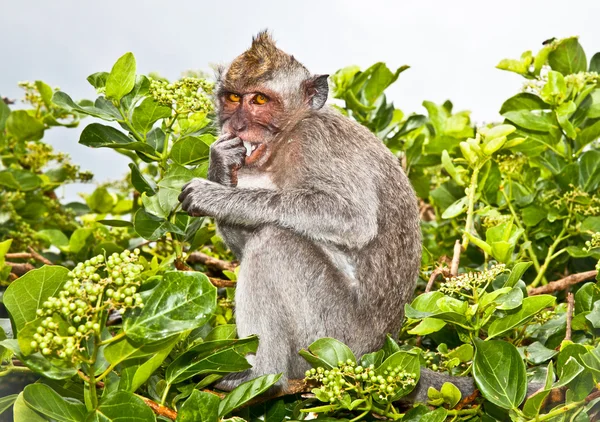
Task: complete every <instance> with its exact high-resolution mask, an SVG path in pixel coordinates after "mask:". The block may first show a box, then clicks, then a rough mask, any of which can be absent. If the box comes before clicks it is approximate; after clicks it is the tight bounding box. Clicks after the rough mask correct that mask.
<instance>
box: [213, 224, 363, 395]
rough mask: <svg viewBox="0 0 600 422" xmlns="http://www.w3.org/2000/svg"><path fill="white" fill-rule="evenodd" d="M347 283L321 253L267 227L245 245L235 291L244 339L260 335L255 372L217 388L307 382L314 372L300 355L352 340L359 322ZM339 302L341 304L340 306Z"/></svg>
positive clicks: (233, 377)
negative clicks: (274, 377)
mask: <svg viewBox="0 0 600 422" xmlns="http://www.w3.org/2000/svg"><path fill="white" fill-rule="evenodd" d="M347 287H348V283H347V281H346V280H344V277H343V275H340V273H339V272H337V271H336V270H335V268H334V267H332V266H331V263H330V262H329V261H328V260H327V258H325V257H324V255H323V253H322V250H321V249H320V248H319V247H318V246H316V245H315V244H314V243H313V242H311V241H309V240H307V239H306V238H303V237H301V236H298V235H297V234H295V233H293V232H292V231H289V230H285V229H280V228H278V227H276V226H266V227H262V228H261V229H260V230H259V231H257V233H256V234H255V235H254V236H252V237H251V238H250V239H249V240H248V243H247V244H246V249H245V251H244V259H243V260H242V263H241V267H240V272H239V275H238V285H237V289H236V323H237V329H238V335H239V336H240V337H245V336H249V335H252V334H257V335H258V336H259V346H258V351H257V353H256V356H254V357H253V360H252V361H251V363H252V365H253V368H252V369H251V370H249V371H247V372H246V373H243V374H234V375H231V376H230V377H228V379H227V380H225V383H220V384H219V385H218V387H220V388H221V387H223V388H225V387H226V388H233V387H235V386H236V385H238V384H239V383H242V382H245V381H247V380H249V379H251V378H255V377H257V376H260V375H265V374H277V373H280V372H283V373H284V377H283V378H282V380H281V381H280V382H279V383H278V387H279V388H283V389H285V388H286V385H287V378H302V377H303V376H304V372H305V371H306V369H308V368H309V365H308V363H307V362H306V361H305V360H304V359H303V358H302V357H301V356H299V355H298V352H299V350H300V349H302V348H306V347H308V346H309V345H310V344H311V343H312V342H313V341H315V340H317V339H318V338H321V337H325V336H332V337H337V338H339V339H340V340H341V341H347V340H349V338H347V337H348V336H349V335H352V332H353V330H352V329H349V327H352V326H353V324H355V323H356V320H355V319H354V318H353V315H354V312H353V310H352V306H348V304H349V303H352V300H353V299H350V302H348V301H346V300H345V299H347V298H346V297H344V296H345V294H346V293H344V290H345V289H346V288H347ZM338 299H339V301H338Z"/></svg>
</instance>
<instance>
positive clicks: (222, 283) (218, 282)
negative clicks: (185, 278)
mask: <svg viewBox="0 0 600 422" xmlns="http://www.w3.org/2000/svg"><path fill="white" fill-rule="evenodd" d="M175 268H177V269H178V270H179V271H194V269H193V268H192V267H190V266H188V265H187V264H186V263H185V262H182V261H181V260H179V259H176V260H175ZM208 279H209V280H210V282H211V283H212V284H213V286H215V287H218V288H222V287H235V286H237V283H236V282H235V281H231V280H223V279H222V278H215V277H208Z"/></svg>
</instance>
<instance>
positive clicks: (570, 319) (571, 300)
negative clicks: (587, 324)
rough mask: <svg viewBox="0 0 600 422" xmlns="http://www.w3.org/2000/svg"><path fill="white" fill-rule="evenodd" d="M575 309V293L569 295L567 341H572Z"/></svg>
mask: <svg viewBox="0 0 600 422" xmlns="http://www.w3.org/2000/svg"><path fill="white" fill-rule="evenodd" d="M574 307H575V298H574V296H573V293H571V292H569V293H567V332H566V333H565V340H571V325H572V323H573V308H574Z"/></svg>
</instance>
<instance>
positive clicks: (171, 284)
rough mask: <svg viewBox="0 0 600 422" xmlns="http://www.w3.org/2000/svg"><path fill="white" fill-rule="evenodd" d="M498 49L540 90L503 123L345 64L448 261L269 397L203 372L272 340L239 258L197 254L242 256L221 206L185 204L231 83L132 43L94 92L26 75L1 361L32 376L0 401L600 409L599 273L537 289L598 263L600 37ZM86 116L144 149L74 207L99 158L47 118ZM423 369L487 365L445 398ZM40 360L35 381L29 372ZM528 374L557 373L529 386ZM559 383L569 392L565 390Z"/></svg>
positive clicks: (362, 112)
mask: <svg viewBox="0 0 600 422" xmlns="http://www.w3.org/2000/svg"><path fill="white" fill-rule="evenodd" d="M498 67H499V68H500V69H503V70H508V71H511V72H515V73H518V74H520V75H521V76H523V77H524V78H525V83H524V87H523V91H522V92H520V93H517V94H516V95H513V96H511V97H510V98H508V99H507V100H506V101H505V102H504V103H503V104H502V105H501V108H500V115H501V116H502V119H503V120H502V121H500V122H497V123H493V124H487V125H484V126H478V127H476V126H474V125H473V123H472V122H471V120H470V115H469V112H467V111H461V112H454V111H453V107H452V103H450V102H449V101H447V102H445V103H444V104H442V105H438V104H435V103H432V102H429V101H425V102H424V103H423V107H424V108H425V111H426V113H425V114H411V115H405V113H403V112H402V111H401V110H399V109H397V108H395V106H394V104H392V103H391V102H389V101H388V100H387V98H386V95H385V90H386V89H387V88H388V87H389V86H390V85H391V84H393V83H394V82H396V81H397V79H398V78H399V76H400V74H401V73H402V72H403V71H405V70H406V69H407V68H408V67H407V66H402V67H400V68H399V69H397V70H396V71H392V70H390V69H388V67H387V66H386V65H385V64H384V63H377V64H375V65H373V66H371V67H370V68H368V69H367V70H365V71H361V70H360V69H359V68H358V67H356V66H352V67H348V68H345V69H342V70H340V71H338V72H337V73H336V74H334V75H333V76H332V77H331V81H332V82H333V96H334V97H335V98H337V99H338V100H340V102H339V103H338V104H339V105H338V106H336V107H337V108H338V109H339V110H340V111H341V112H342V113H344V114H346V115H348V116H349V117H351V118H353V119H355V120H356V121H358V122H359V123H361V124H363V125H365V126H366V127H367V128H369V129H370V130H371V131H372V132H373V133H375V134H376V135H377V136H378V137H379V138H380V139H381V140H382V142H383V143H384V144H385V145H386V146H387V147H388V148H389V149H390V150H391V151H392V152H393V153H394V154H396V155H397V156H398V159H399V160H400V161H401V162H402V164H403V166H404V167H405V169H406V172H407V174H408V176H409V178H410V180H411V181H412V183H413V185H414V187H415V190H416V192H417V194H418V196H419V199H420V204H421V213H422V216H423V221H422V231H423V238H424V256H423V266H422V274H421V278H422V280H423V281H424V280H427V279H428V278H429V277H430V276H433V278H432V281H435V277H436V276H437V275H439V274H442V275H443V280H442V281H441V282H440V283H438V284H437V285H436V284H435V283H434V284H430V286H429V287H428V288H427V289H426V291H423V285H424V283H420V284H419V291H418V292H417V293H416V294H415V297H414V299H413V301H412V302H411V303H410V304H407V305H406V307H405V314H406V322H405V324H404V326H403V328H402V330H401V332H400V333H391V334H393V337H392V336H390V337H388V338H387V340H386V343H385V344H384V345H383V347H382V349H381V350H378V351H373V352H372V353H368V354H366V355H364V356H359V357H356V356H354V354H353V353H352V351H351V350H350V349H349V348H348V347H347V346H346V345H344V344H343V343H341V342H340V341H338V340H335V339H331V338H323V339H319V340H317V341H315V342H314V343H313V344H311V345H307V349H306V350H301V351H299V353H300V355H301V356H303V358H304V359H305V360H306V361H307V362H308V364H310V366H311V367H312V369H310V370H309V371H307V373H306V381H307V382H308V383H309V385H310V386H311V389H312V395H311V396H309V397H302V396H300V395H289V396H286V397H284V398H274V399H270V400H268V399H266V398H258V399H257V397H258V396H259V395H261V394H263V393H264V392H266V391H267V390H269V389H270V388H271V387H272V386H274V385H275V384H276V383H277V382H278V381H279V379H280V375H279V374H271V375H265V376H262V377H259V378H257V379H254V380H251V381H248V382H246V383H244V384H242V385H240V386H239V387H238V388H236V389H235V390H233V391H232V392H230V393H228V394H226V395H225V394H224V395H222V396H218V395H215V394H213V393H211V392H208V391H207V390H205V389H206V388H207V387H209V386H211V385H212V384H213V383H215V382H216V381H218V380H219V379H221V378H222V377H223V376H224V375H226V374H230V373H237V372H242V371H245V370H247V369H249V368H250V367H251V366H250V364H249V363H248V361H247V360H246V358H245V355H247V354H249V353H254V352H256V350H257V347H258V341H259V339H257V338H256V337H248V338H242V339H238V338H236V329H235V325H234V319H233V315H232V298H233V292H234V288H233V287H227V288H220V289H217V288H216V287H215V286H213V283H214V282H215V280H214V278H215V276H218V277H223V276H224V277H226V278H228V279H230V280H233V285H235V280H236V277H237V276H236V272H235V271H232V267H227V269H226V270H223V269H222V268H221V269H215V268H213V267H211V266H210V265H208V264H202V263H195V262H197V261H195V260H192V259H191V257H193V254H194V252H197V251H202V252H203V253H204V254H205V255H209V256H210V257H213V258H218V259H221V260H224V261H231V260H232V259H233V256H232V255H231V253H230V252H229V251H228V250H227V249H226V248H225V247H224V245H223V242H222V241H221V240H220V239H219V238H218V236H217V235H216V234H215V230H214V224H213V222H212V221H210V219H205V218H196V217H189V216H188V215H187V214H185V213H183V212H181V211H180V210H179V204H178V201H177V196H178V195H179V192H180V189H181V187H182V186H183V184H185V183H186V182H188V181H189V180H190V179H191V178H193V177H205V175H206V170H207V164H208V163H207V160H208V152H209V147H210V144H211V143H212V142H213V141H214V140H215V128H214V126H213V125H211V122H212V121H213V119H214V116H213V111H212V103H211V101H210V94H211V92H212V83H211V82H209V81H207V79H206V78H204V77H203V76H202V75H199V74H190V75H188V76H185V77H183V78H181V79H179V80H176V81H168V80H166V79H164V78H161V77H159V76H156V75H153V76H144V75H137V74H136V62H135V58H134V56H133V55H132V54H131V53H127V54H125V55H124V56H122V57H121V58H119V59H118V60H117V62H116V63H115V64H114V66H113V67H112V69H111V71H110V72H98V73H94V74H93V75H90V76H89V77H88V81H89V82H90V84H91V85H92V86H93V87H94V88H95V90H96V93H97V94H98V96H97V98H96V99H95V100H94V101H89V100H81V101H78V102H76V101H74V100H73V99H72V98H71V97H70V96H69V95H68V94H66V93H64V92H62V91H60V90H58V89H56V90H54V89H52V88H50V87H49V86H48V85H46V84H45V83H43V82H41V81H36V82H34V83H22V84H21V85H22V87H23V88H24V89H25V103H26V104H27V106H28V108H27V109H23V110H16V109H11V108H10V107H9V106H8V105H7V104H5V103H4V102H0V148H1V149H2V166H1V168H0V191H1V195H0V216H1V221H2V224H1V225H0V281H1V282H2V283H3V286H4V287H6V289H5V291H4V292H3V294H2V296H0V297H1V301H2V304H3V309H0V311H1V312H5V314H2V315H0V317H3V318H2V319H0V322H1V323H2V324H0V359H1V367H0V376H3V377H7V378H6V379H8V380H9V381H11V382H14V381H15V380H22V382H23V383H24V384H28V385H26V386H24V387H23V388H21V389H19V390H18V391H14V392H15V393H19V394H10V395H9V394H8V393H7V394H6V395H5V397H2V398H0V413H1V412H4V411H7V409H11V408H12V411H13V414H14V417H15V420H17V421H25V420H27V421H30V420H65V421H66V420H68V421H79V420H82V421H83V420H116V419H118V418H121V419H123V418H130V419H131V418H136V419H138V420H156V416H155V412H152V410H151V408H150V407H148V405H147V403H148V401H152V402H155V403H154V408H155V410H156V412H157V413H158V415H159V416H158V417H159V418H160V419H162V420H165V418H168V417H172V418H175V417H176V418H177V420H181V421H184V420H259V418H261V419H262V420H268V421H283V420H303V419H305V418H306V417H307V415H308V414H315V413H316V414H317V415H318V419H319V420H327V419H329V420H359V419H367V420H372V418H375V417H376V418H387V419H392V420H398V419H402V420H410V421H412V420H414V421H418V420H419V421H443V420H446V419H448V420H480V419H483V420H486V421H488V420H515V421H517V420H518V421H525V420H540V421H542V420H559V419H560V420H566V419H569V420H576V421H586V420H592V418H593V417H594V414H595V412H597V409H594V406H595V405H596V403H597V402H598V398H597V396H598V394H597V393H598V390H597V385H598V383H599V382H600V363H599V362H600V344H599V342H598V333H599V331H598V330H599V329H600V290H599V285H598V283H596V282H587V283H585V284H576V285H573V286H571V287H570V289H571V290H572V291H573V293H574V307H573V308H572V309H570V308H569V305H567V303H566V302H567V301H566V300H565V299H566V298H565V295H564V293H563V291H562V289H557V290H556V291H557V293H556V294H536V291H535V290H532V289H533V288H535V287H537V286H544V285H546V284H548V280H554V279H558V278H561V277H562V276H563V275H564V274H573V273H581V272H585V271H591V270H594V269H595V268H597V267H598V264H597V263H598V259H600V190H599V188H600V149H599V141H598V139H599V138H600V80H599V76H598V73H597V72H598V71H600V54H597V55H595V56H594V57H593V58H592V59H591V60H590V61H589V64H588V60H587V57H586V55H585V52H584V50H583V48H582V47H581V45H580V44H579V41H578V39H577V38H567V39H562V40H555V39H553V40H550V41H548V42H546V43H545V44H544V46H543V47H542V49H541V50H540V51H539V52H538V53H537V54H535V55H534V54H533V53H532V52H529V51H528V52H526V53H524V54H523V55H522V56H521V58H520V59H517V60H512V59H511V60H502V61H501V62H500V63H499V65H498ZM83 118H92V119H94V121H93V122H91V123H89V124H88V125H87V126H85V128H84V129H83V131H82V133H81V136H80V139H79V142H80V143H81V144H83V145H86V146H89V147H92V148H111V149H113V150H114V151H115V152H116V153H119V154H122V155H125V156H126V157H128V158H129V159H130V160H131V163H130V164H129V172H128V175H127V177H126V178H125V179H124V180H122V181H119V182H118V183H111V184H105V185H99V186H98V187H97V188H96V189H95V191H94V192H93V193H92V194H90V195H83V200H84V202H74V203H70V204H63V203H61V201H60V200H59V198H58V197H57V195H56V193H55V191H57V189H59V188H60V187H61V186H63V185H64V184H65V183H70V182H73V181H88V180H90V179H91V175H90V174H89V173H87V172H84V171H81V170H80V169H79V168H78V167H77V166H75V165H73V164H72V163H71V162H70V161H69V160H68V157H66V156H65V155H64V154H62V153H56V152H54V151H53V149H52V148H51V147H50V146H49V145H47V144H46V143H44V141H43V135H44V133H45V131H46V130H48V129H50V128H51V127H53V126H65V127H75V126H77V125H78V124H79V123H80V121H81V120H82V119H83ZM457 239H458V240H459V242H460V244H461V247H462V253H461V255H460V271H459V272H458V273H454V274H451V273H450V270H449V269H448V268H447V264H448V263H447V262H446V259H445V258H444V257H447V256H453V254H454V243H455V241H456V240H457ZM28 248H32V249H28ZM36 251H43V254H42V255H40V254H38V253H37V252H36ZM40 262H41V263H45V264H47V265H44V266H42V267H39V266H38V263H40ZM204 262H206V260H205V261H204ZM220 262H221V261H220ZM50 264H52V265H50ZM36 267H39V268H36ZM191 269H194V270H196V271H189V270H191ZM228 286H229V284H228ZM432 287H433V288H432ZM549 293H553V291H552V290H550V291H549ZM8 318H10V319H8ZM567 325H568V328H567ZM349 329H351V327H350V328H349ZM565 336H566V337H567V338H565ZM394 338H397V339H398V340H399V341H396V340H394ZM422 366H423V367H428V368H429V369H431V370H433V371H440V372H442V371H443V372H448V373H450V374H452V375H469V376H472V377H473V379H474V381H475V383H476V385H477V387H478V389H479V392H480V395H479V396H478V397H476V398H466V397H461V393H460V391H459V390H458V389H457V388H456V387H455V386H454V385H453V384H451V383H445V384H443V386H442V387H441V388H440V390H439V391H438V390H436V389H434V388H430V389H429V392H428V395H429V401H428V405H429V406H425V405H423V404H419V405H415V406H410V405H408V406H407V405H406V404H405V403H404V402H403V400H406V398H407V397H408V396H409V395H410V393H411V392H412V391H413V389H414V388H415V386H416V385H417V384H418V381H419V378H420V374H421V372H422V369H421V367H422ZM30 373H32V374H35V375H36V377H37V380H36V379H35V378H34V379H33V380H28V379H26V378H24V375H25V374H30ZM32 381H35V382H33V383H32ZM531 382H538V383H539V385H540V386H541V388H539V390H538V391H537V392H536V393H535V394H534V395H532V396H529V397H526V395H527V386H528V383H531ZM553 389H554V390H556V389H562V391H564V392H565V399H564V402H559V401H556V400H555V399H553V398H552V397H553V395H552V394H551V392H552V390H553ZM21 390H22V391H21ZM550 399H551V400H550ZM159 405H160V406H162V407H160V406H159ZM9 411H10V410H9ZM173 411H177V416H174V412H173ZM227 418H229V419H227Z"/></svg>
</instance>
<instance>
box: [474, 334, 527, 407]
mask: <svg viewBox="0 0 600 422" xmlns="http://www.w3.org/2000/svg"><path fill="white" fill-rule="evenodd" d="M473 376H474V377H475V382H476V383H477V387H478V388H479V391H481V394H482V395H483V397H485V398H486V399H487V400H489V401H491V402H492V403H494V404H495V405H496V406H499V407H501V408H503V409H515V408H517V407H518V406H519V405H520V404H521V402H522V401H523V399H525V395H526V394H527V373H526V370H525V364H524V363H523V360H522V359H521V355H519V351H518V350H517V348H516V347H515V346H513V345H512V344H510V343H507V342H505V341H499V340H492V341H482V340H479V339H477V338H476V339H475V357H474V359H473Z"/></svg>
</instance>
